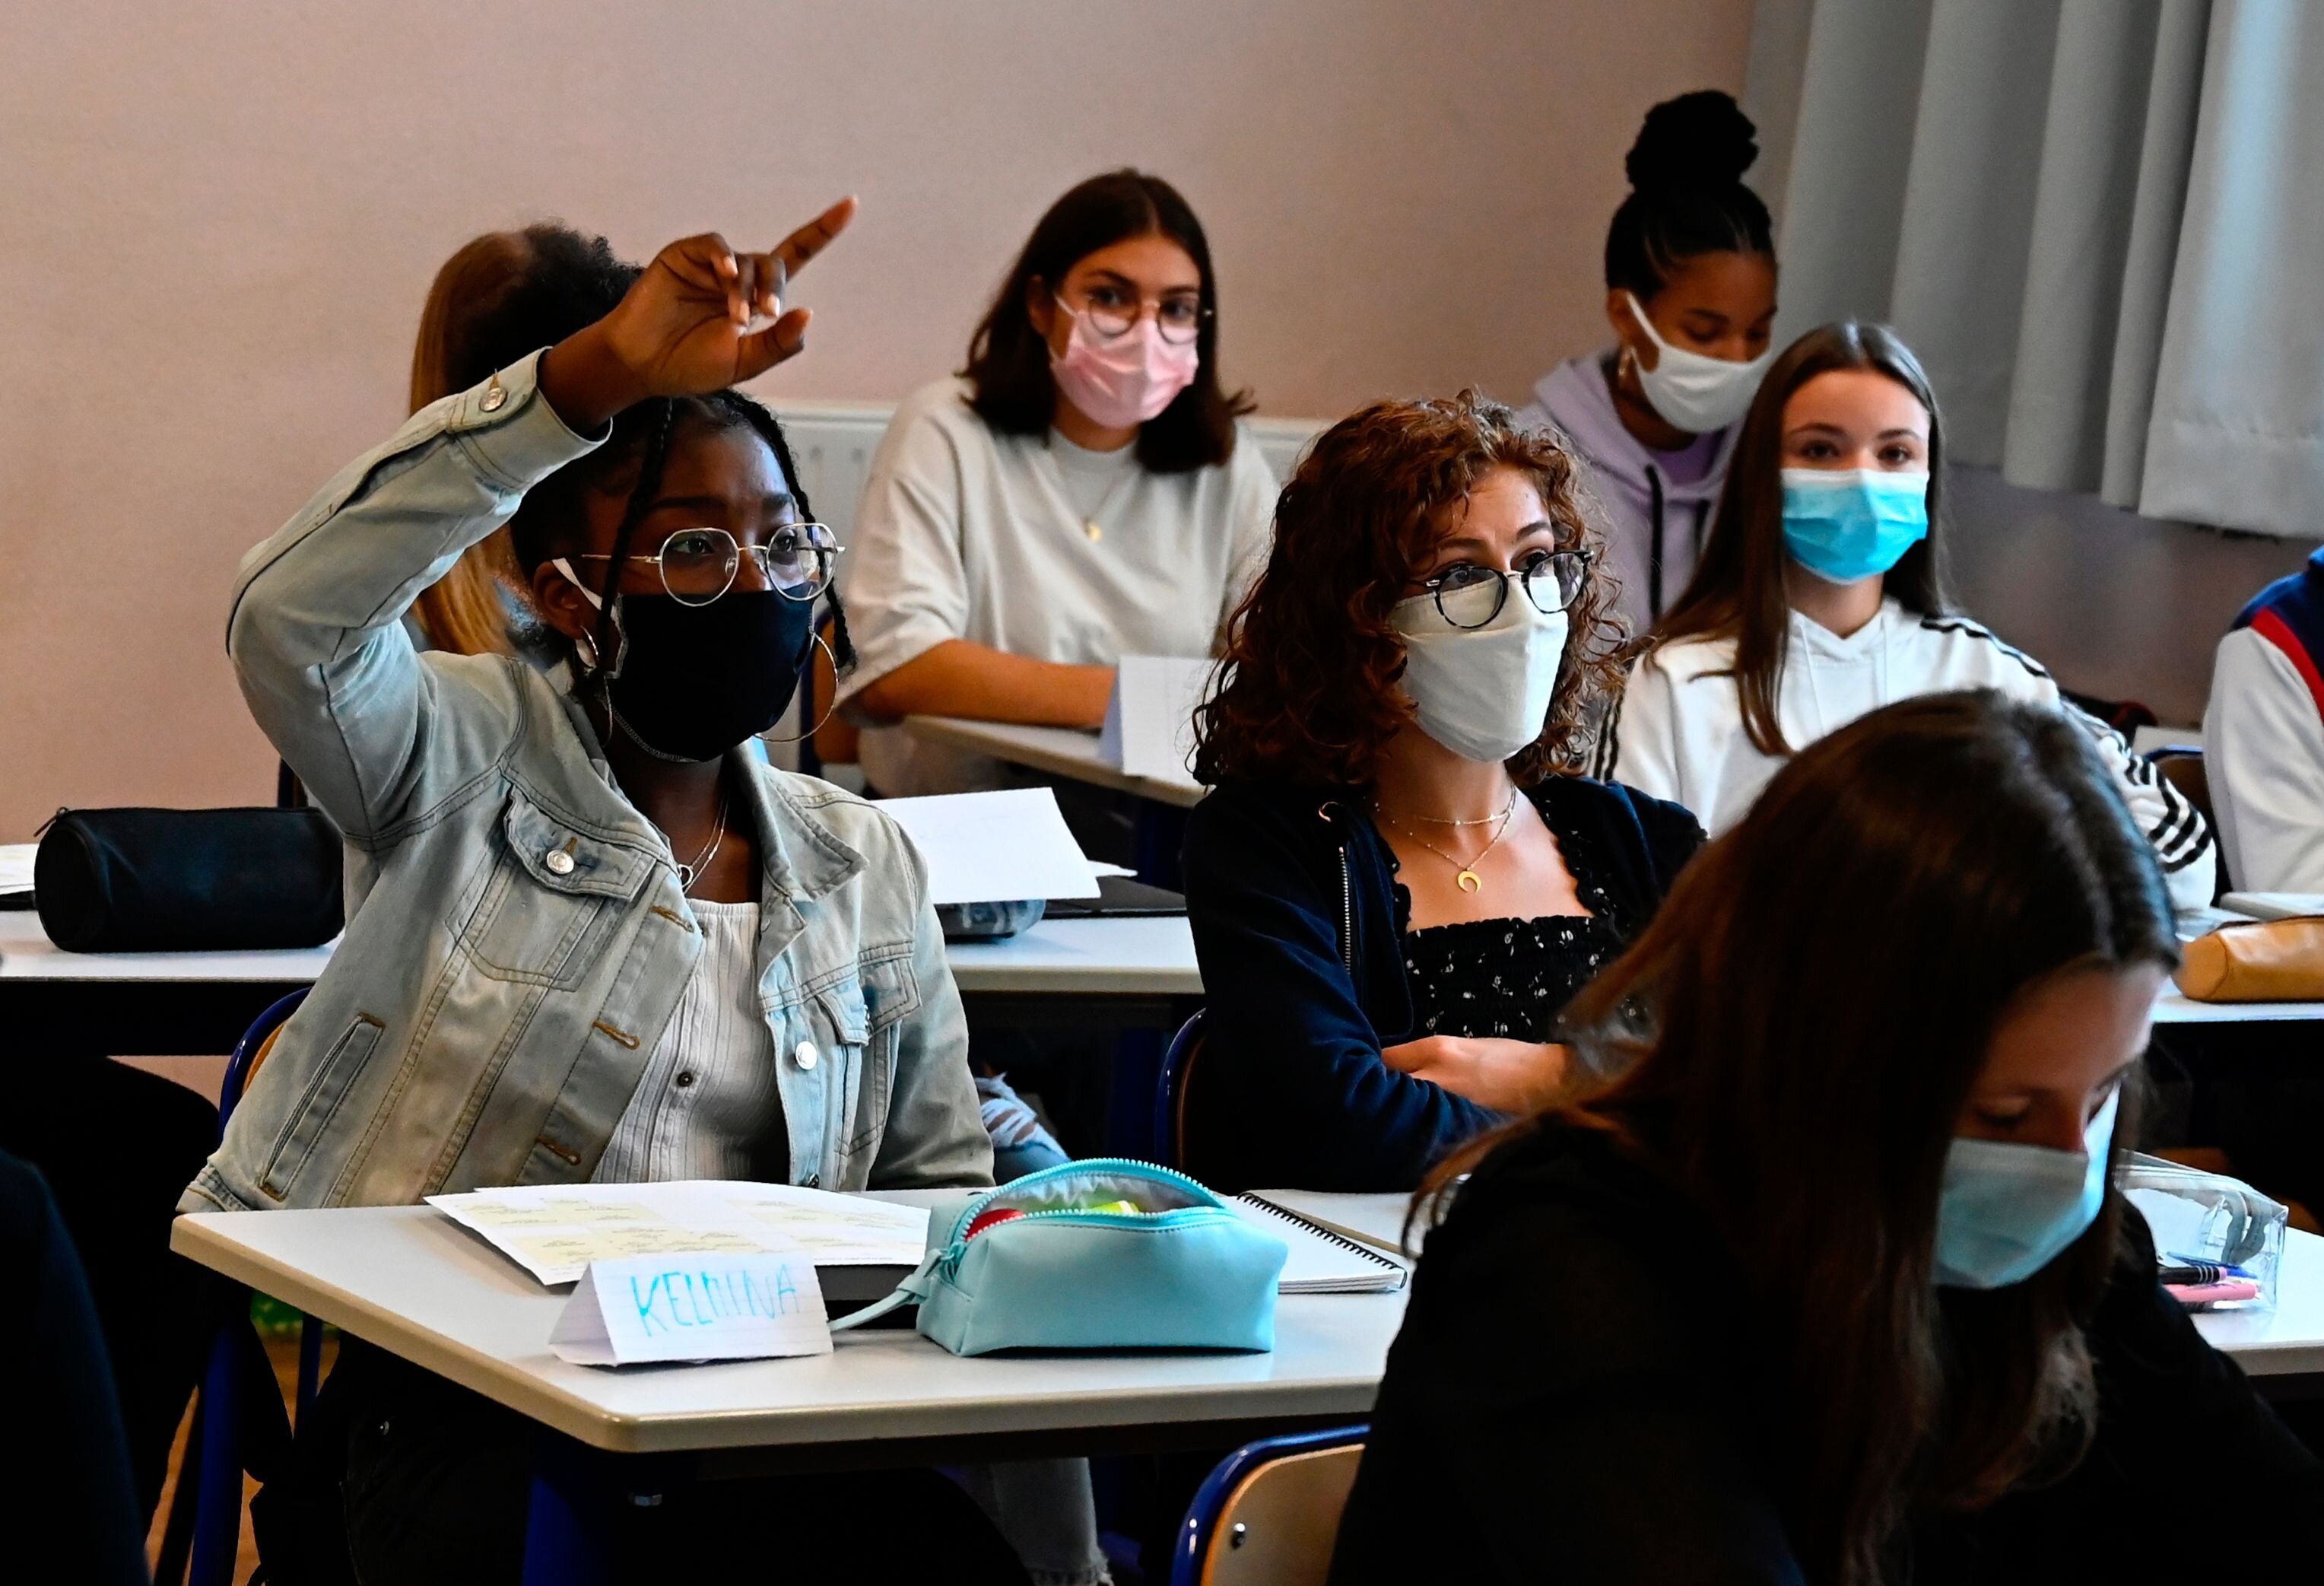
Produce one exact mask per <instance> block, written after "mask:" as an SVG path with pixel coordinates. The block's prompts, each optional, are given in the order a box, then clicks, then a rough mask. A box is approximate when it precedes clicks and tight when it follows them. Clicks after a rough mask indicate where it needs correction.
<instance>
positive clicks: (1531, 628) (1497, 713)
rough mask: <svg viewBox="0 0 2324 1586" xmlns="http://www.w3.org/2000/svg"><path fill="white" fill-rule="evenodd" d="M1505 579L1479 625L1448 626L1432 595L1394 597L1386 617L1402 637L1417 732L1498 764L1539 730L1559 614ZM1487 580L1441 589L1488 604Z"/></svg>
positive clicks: (1560, 639) (1561, 647)
mask: <svg viewBox="0 0 2324 1586" xmlns="http://www.w3.org/2000/svg"><path fill="white" fill-rule="evenodd" d="M1494 587H1495V586H1493V585H1492V584H1490V583H1485V584H1480V585H1477V586H1473V587H1471V588H1468V589H1463V590H1460V591H1457V592H1456V593H1453V594H1450V595H1446V596H1445V597H1444V599H1445V602H1446V604H1448V605H1454V606H1455V614H1456V615H1457V614H1459V608H1458V605H1457V604H1456V603H1463V602H1473V603H1475V604H1473V605H1472V606H1471V609H1472V610H1481V609H1483V608H1484V607H1485V606H1488V605H1489V604H1491V602H1492V598H1493V591H1494ZM1389 621H1390V622H1393V623H1394V624H1395V627H1396V631H1397V632H1398V633H1400V634H1402V635H1403V636H1404V693H1405V697H1406V698H1407V699H1409V700H1411V701H1412V703H1413V706H1414V709H1415V710H1416V712H1417V713H1418V715H1419V717H1420V730H1421V731H1422V732H1424V733H1427V734H1428V735H1429V736H1430V737H1431V738H1434V739H1435V740H1436V742H1439V743H1442V744H1443V745H1444V747H1445V748H1447V749H1449V750H1451V751H1452V752H1453V753H1455V754H1457V755H1460V756H1462V758H1463V759H1466V760H1481V761H1493V762H1495V763H1497V764H1498V763H1499V761H1505V760H1507V759H1508V758H1509V757H1510V756H1511V755H1513V754H1515V753H1517V751H1519V750H1521V749H1523V748H1524V747H1525V746H1526V744H1528V743H1531V742H1533V741H1534V740H1535V739H1536V738H1538V737H1540V736H1541V725H1542V723H1543V722H1545V721H1546V720H1547V719H1548V718H1549V701H1550V696H1552V695H1554V693H1556V691H1557V669H1558V664H1559V662H1560V661H1561V660H1562V659H1563V657H1564V655H1565V636H1566V617H1565V613H1563V612H1544V611H1542V610H1540V609H1538V608H1537V607H1535V604H1533V602H1532V601H1531V600H1529V599H1527V598H1526V594H1525V591H1524V590H1523V589H1522V588H1521V587H1517V586H1516V581H1515V580H1514V579H1512V580H1509V581H1508V587H1507V593H1506V595H1504V597H1503V599H1502V601H1501V609H1500V610H1499V612H1497V613H1494V616H1493V620H1492V621H1491V622H1487V623H1486V624H1485V625H1484V626H1483V627H1481V628H1456V627H1454V626H1453V625H1452V623H1451V622H1446V621H1445V620H1444V613H1443V612H1440V611H1439V610H1437V607H1436V596H1435V595H1414V596H1413V597H1412V598H1411V599H1409V600H1404V601H1399V602H1397V605H1396V608H1395V610H1394V612H1393V613H1391V614H1390V617H1389Z"/></svg>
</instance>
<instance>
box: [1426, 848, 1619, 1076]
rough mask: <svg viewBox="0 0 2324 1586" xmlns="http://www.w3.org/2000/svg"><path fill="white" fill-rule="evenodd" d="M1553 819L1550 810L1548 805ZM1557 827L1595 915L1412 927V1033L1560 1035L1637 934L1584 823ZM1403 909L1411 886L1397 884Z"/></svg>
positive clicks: (1579, 892)
mask: <svg viewBox="0 0 2324 1586" xmlns="http://www.w3.org/2000/svg"><path fill="white" fill-rule="evenodd" d="M1542 815H1543V818H1544V819H1545V820H1548V819H1549V811H1548V810H1546V809H1545V810H1543V812H1542ZM1550 829H1551V830H1552V831H1553V832H1555V833H1556V835H1557V846H1558V852H1559V853H1560V854H1561V855H1562V856H1563V859H1564V860H1565V866H1566V869H1567V870H1568V871H1570V872H1571V873H1572V877H1573V890H1574V895H1575V896H1576V897H1577V898H1579V899H1581V902H1582V907H1583V908H1587V909H1588V910H1590V912H1589V913H1588V914H1546V915H1538V916H1535V917H1533V918H1530V919H1519V918H1516V917H1508V918H1501V919H1466V920H1461V921H1458V922H1456V923H1454V924H1452V925H1441V926H1430V927H1428V928H1426V929H1425V930H1418V931H1412V930H1408V931H1406V932H1405V933H1404V973H1405V975H1406V979H1407V981H1408V982H1410V984H1411V987H1412V1036H1413V1038H1414V1039H1418V1038H1419V1037H1423V1036H1501V1037H1508V1039H1511V1040H1518V1041H1549V1040H1554V1039H1556V1035H1555V1033H1554V1032H1555V1026H1556V1023H1557V1016H1558V1015H1559V1014H1560V1013H1562V1012H1563V1011H1564V1010H1565V1005H1566V1003H1568V1002H1569V1001H1571V1000H1572V999H1573V994H1574V993H1575V992H1576V991H1580V990H1581V989H1582V987H1583V986H1586V985H1588V984H1589V983H1590V982H1591V978H1592V977H1593V976H1595V975H1596V974H1597V973H1598V972H1599V971H1600V970H1601V969H1603V968H1605V967H1606V965H1607V964H1610V963H1612V962H1613V961H1614V959H1615V958H1616V957H1617V956H1618V955H1619V954H1620V953H1621V951H1622V946H1623V943H1624V940H1625V937H1626V935H1627V933H1626V932H1625V931H1624V930H1623V929H1622V928H1621V922H1620V920H1619V914H1620V912H1621V911H1620V910H1619V908H1618V907H1617V906H1616V904H1615V903H1614V901H1613V899H1611V898H1609V896H1608V895H1607V890H1606V888H1605V886H1604V884H1603V881H1602V880H1601V877H1600V870H1601V867H1600V865H1598V864H1596V863H1594V862H1593V861H1594V860H1595V858H1596V855H1595V853H1593V852H1592V850H1591V845H1590V843H1589V840H1588V838H1587V837H1585V836H1583V835H1582V834H1581V833H1579V832H1572V833H1568V832H1564V831H1559V830H1558V828H1557V825H1556V824H1555V823H1554V821H1553V822H1551V825H1550ZM1397 906H1398V910H1397V911H1398V915H1399V917H1405V918H1408V917H1410V914H1411V908H1412V904H1411V894H1410V893H1409V891H1408V890H1406V888H1405V887H1404V886H1403V885H1402V884H1401V883H1398V885H1397Z"/></svg>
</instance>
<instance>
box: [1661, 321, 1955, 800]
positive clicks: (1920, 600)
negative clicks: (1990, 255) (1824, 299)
mask: <svg viewBox="0 0 2324 1586" xmlns="http://www.w3.org/2000/svg"><path fill="white" fill-rule="evenodd" d="M1835 369H1869V370H1873V371H1876V372H1877V373H1882V374H1885V375H1886V376H1887V377H1888V378H1889V379H1891V380H1893V381H1895V383H1897V384H1899V385H1901V386H1903V387H1904V389H1905V390H1906V391H1909V392H1912V393H1913V396H1914V399H1915V400H1916V401H1919V402H1920V404H1921V406H1922V407H1923V408H1925V409H1927V410H1928V413H1929V535H1928V538H1927V539H1923V540H1922V541H1921V542H1920V543H1919V544H1918V545H1915V546H1914V547H1913V549H1910V550H1908V551H1906V552H1905V553H1904V559H1902V560H1901V561H1899V562H1898V563H1897V564H1896V565H1895V567H1891V568H1890V569H1889V570H1888V573H1887V576H1886V578H1884V579H1883V580H1882V586H1883V588H1884V589H1885V590H1886V592H1887V593H1888V594H1889V595H1893V596H1895V599H1896V601H1897V603H1898V604H1901V605H1902V606H1903V607H1904V609H1905V610H1906V611H1909V612H1917V613H1920V614H1921V615H1923V616H1937V615H1941V614H1942V613H1947V612H1950V611H1953V610H1955V609H1956V606H1955V604H1954V601H1953V595H1952V588H1951V585H1950V582H1949V581H1948V579H1947V577H1946V575H1945V542H1944V512H1943V506H1944V480H1945V426H1944V418H1943V416H1942V415H1941V413H1940V412H1939V411H1938V410H1937V396H1936V392H1934V391H1932V389H1931V388H1930V385H1929V377H1928V374H1927V373H1925V372H1924V371H1923V369H1922V367H1921V361H1920V360H1919V359H1918V358H1916V357H1914V355H1913V349H1912V348H1910V347H1908V346H1905V345H1904V342H1903V341H1902V340H1901V339H1900V338H1899V337H1897V335H1896V333H1895V331H1893V330H1891V329H1889V328H1888V327H1886V326H1885V325H1873V324H1868V323H1867V322H1866V321H1864V320H1861V319H1843V320H1841V321H1840V322H1839V323H1838V324H1835V325H1826V326H1823V327H1820V328H1818V329H1815V330H1811V331H1809V332H1808V333H1807V334H1806V335H1805V336H1803V337H1800V339H1799V340H1797V341H1795V342H1794V343H1793V344H1792V345H1791V346H1788V347H1785V348H1784V351H1783V355H1781V356H1780V357H1778V358H1777V359H1776V360H1775V363H1774V364H1770V365H1769V366H1768V369H1767V374H1766V379H1764V380H1762V381H1761V382H1760V383H1759V394H1758V395H1757V396H1756V397H1754V398H1753V399H1752V401H1751V410H1750V411H1749V412H1748V413H1746V414H1745V415H1744V416H1743V428H1742V430H1741V432H1740V433H1739V434H1738V435H1737V437H1736V438H1735V451H1734V457H1733V461H1732V462H1730V463H1729V465H1728V469H1727V484H1726V488H1725V489H1724V490H1723V491H1721V492H1720V497H1719V511H1718V513H1717V515H1716V516H1714V517H1713V518H1712V519H1711V538H1710V540H1709V541H1708V542H1707V543H1706V544H1705V545H1704V546H1703V548H1702V560H1701V562H1700V563H1698V564H1697V565H1696V567H1695V569H1694V576H1693V578H1692V579H1691V580H1690V581H1689V582H1688V584H1687V586H1686V592H1685V593H1684V594H1683V595H1680V596H1679V598H1678V604H1676V605H1674V606H1673V607H1672V608H1671V609H1670V610H1669V611H1667V612H1665V613H1663V619H1662V621H1661V622H1658V623H1656V624H1655V630H1654V632H1653V633H1651V634H1650V635H1648V638H1647V643H1648V645H1649V646H1650V647H1659V646H1661V645H1665V644H1670V643H1673V642H1675V641H1678V640H1681V639H1694V638H1709V639H1732V640H1733V641H1735V669H1734V674H1733V675H1734V678H1735V687H1736V691H1737V693H1738V695H1740V696H1741V698H1742V705H1743V731H1744V733H1745V735H1746V736H1748V738H1749V739H1750V740H1751V743H1752V746H1753V747H1754V748H1756V749H1757V750H1758V751H1759V752H1760V753H1762V754H1767V755H1783V754H1788V753H1790V752H1791V746H1790V745H1789V744H1787V743H1785V742H1784V730H1783V727H1782V726H1781V724H1779V723H1778V721H1777V718H1776V711H1775V696H1776V690H1777V688H1778V687H1780V685H1781V683H1782V680H1783V675H1784V659H1785V657H1786V654H1787V652H1788V651H1789V650H1790V648H1791V606H1790V603H1789V602H1787V601H1786V600H1785V599H1784V559H1785V552H1784V480H1783V470H1784V404H1785V403H1786V402H1788V401H1791V398H1792V393H1793V392H1795V391H1797V390H1799V389H1800V387H1802V386H1803V385H1805V384H1806V383H1808V382H1809V381H1811V380H1813V379H1814V378H1815V377H1816V376H1817V375H1819V374H1829V373H1831V372H1832V371H1833V370H1835Z"/></svg>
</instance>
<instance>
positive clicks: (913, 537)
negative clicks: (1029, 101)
mask: <svg viewBox="0 0 2324 1586" xmlns="http://www.w3.org/2000/svg"><path fill="white" fill-rule="evenodd" d="M1248 410H1250V399H1249V398H1248V397H1247V396H1242V395H1229V394H1228V392H1226V390H1225V388H1224V387H1223V386H1222V384H1221V383H1220V378H1219V323H1218V287H1217V283H1216V281H1215V280H1214V279H1213V273H1212V270H1211V252H1210V244H1209V242H1208V241H1207V240H1206V239H1205V238H1204V236H1203V227H1202V223H1201V222H1200V221H1198V220H1197V219H1196V218H1195V217H1194V210H1193V209H1192V208H1191V207H1189V206H1188V205H1187V203H1186V201H1185V198H1181V197H1180V196H1179V194H1178V191H1177V189H1175V188H1173V187H1172V186H1171V185H1170V184H1169V183H1168V182H1167V181H1164V180H1162V179H1161V178H1159V177H1157V176H1149V175H1147V174H1144V173H1142V172H1139V171H1111V172H1108V173H1107V174H1105V175H1103V176H1098V177H1093V178H1091V179H1090V180H1087V181H1084V182H1083V183H1081V184H1080V185H1079V186H1077V187H1075V188H1074V189H1072V190H1071V191H1069V192H1067V193H1066V194H1065V196H1064V197H1063V198H1059V199H1058V200H1057V201H1056V203H1055V204H1053V205H1052V206H1050V207H1049V211H1048V213H1047V214H1046V215H1044V216H1042V217H1041V219H1040V221H1039V223H1038V224H1037V225H1036V226H1034V228H1033V234H1032V235H1031V237H1030V238H1028V240H1027V242H1026V244H1025V247H1024V250H1023V251H1022V252H1021V253H1020V254H1019V255H1018V257H1017V262H1016V263H1014V264H1012V265H1011V266H1010V270H1009V274H1008V278H1007V279H1006V280H1005V281H1003V282H1002V283H1001V290H1000V292H999V294H998V295H997V296H995V297H994V299H993V300H992V305H991V308H990V309H987V310H986V311H985V315H984V318H983V321H982V323H981V324H979V325H978V326H977V327H976V334H975V336H974V337H973V338H972V339H971V341H970V343H969V351H968V364H967V367H966V368H965V369H964V370H963V371H962V372H961V374H960V375H959V377H957V378H948V379H945V380H939V381H937V382H936V383H933V384H930V385H927V386H924V387H922V388H921V389H920V390H918V391H917V392H913V393H912V395H911V396H909V397H908V398H906V399H905V401H904V402H903V404H902V405H901V406H900V407H899V408H898V409H897V410H896V417H895V420H894V422H893V423H891V424H890V426H889V428H888V433H887V436H886V438H884V439H882V440H881V443H880V448H879V451H878V452H877V453H876V454H875V455H874V456H873V458H872V462H871V476H870V478H869V480H868V481H867V482H866V484H865V485H864V491H863V499H862V504H861V505H860V507H859V508H858V509H857V514H856V521H855V527H854V530H853V535H852V536H851V538H850V540H849V545H848V553H847V556H846V558H844V559H845V561H846V564H847V565H846V566H845V567H844V568H843V570H842V572H843V579H842V585H841V587H842V590H843V592H844V594H845V595H847V598H848V603H849V613H850V614H851V616H852V617H853V621H854V629H855V641H856V647H857V654H858V662H857V666H856V670H855V673H854V676H853V677H852V678H848V679H847V680H846V681H844V683H843V684H842V685H841V687H840V701H841V704H842V705H843V706H844V707H846V708H847V709H849V710H850V711H851V712H852V714H853V715H855V716H856V717H857V718H858V719H860V720H862V721H863V722H866V723H869V724H871V725H868V726H867V727H866V729H865V731H864V733H863V734H862V743H861V748H860V750H859V753H860V755H861V757H862V766H863V772H864V776H865V778H866V779H867V781H868V782H869V783H870V784H871V786H872V787H874V788H878V789H880V791H881V792H882V793H886V794H890V795H904V794H920V793H949V792H962V791H966V790H969V789H973V788H991V787H1000V786H1003V785H1004V784H1005V781H1006V779H1007V778H1008V776H1009V773H1008V772H1007V771H1006V770H1004V769H1003V768H1002V767H1001V766H1000V765H998V764H997V763H996V762H994V761H989V760H985V759H983V758H982V757H979V756H974V755H970V754H967V753H964V752H959V751H955V750H951V749H946V748H943V747H939V746H935V745H930V744H926V743H919V742H914V741H913V739H912V738H911V737H910V736H909V735H908V734H907V733H905V732H904V731H903V729H902V728H900V727H899V726H897V725H894V724H895V723H896V722H897V720H898V719H899V718H900V717H902V716H906V715H952V716H969V717H973V718H976V719H978V720H982V721H995V722H1030V723H1038V724H1049V725H1055V726H1066V727H1090V728H1094V727H1096V726H1098V725H1100V724H1102V722H1103V721H1104V719H1105V709H1106V702H1107V699H1108V697H1109V696H1110V694H1111V690H1112V687H1113V668H1114V665H1115V663H1116V662H1117V661H1118V660H1119V659H1120V658H1121V657H1122V656H1125V655H1174V656H1205V655H1209V654H1212V653H1213V650H1215V648H1216V643H1217V638H1218V633H1219V630H1220V628H1221V626H1222V624H1223V623H1224V622H1225V620H1226V616H1227V613H1229V612H1231V610H1232V609H1233V608H1234V604H1235V602H1236V601H1237V600H1238V599H1239V598H1240V595H1241V594H1242V590H1243V587H1244V585H1245V583H1246V582H1247V580H1248V576H1249V575H1250V571H1251V570H1253V569H1255V568H1256V567H1257V566H1258V563H1259V559H1260V558H1261V557H1262V556H1263V555H1264V550H1265V544H1266V536H1267V518H1268V510H1269V508H1270V507H1271V506H1272V504H1273V499H1274V493H1275V482H1274V479H1273V478H1272V476H1271V475H1269V473H1268V466H1267V463H1266V460H1265V459H1264V458H1262V457H1261V456H1259V448H1258V447H1256V446H1255V445H1253V444H1252V443H1251V442H1250V439H1249V438H1248V437H1246V436H1244V435H1242V434H1241V433H1240V426H1239V425H1238V424H1237V423H1236V420H1237V419H1238V418H1239V417H1240V415H1241V414H1242V413H1244V412H1247V411H1248ZM1079 813H1080V812H1078V811H1076V810H1074V809H1072V808H1070V807H1069V809H1068V814H1069V815H1078V814H1079ZM1077 824H1079V825H1082V826H1083V827H1084V830H1085V831H1086V829H1087V826H1088V825H1089V824H1090V823H1089V822H1088V821H1087V820H1084V821H1081V822H1078V823H1077ZM1125 830H1126V827H1125ZM1084 840H1085V841H1087V840H1089V838H1088V837H1087V836H1086V835H1085V837H1084ZM1115 856H1117V855H1108V857H1115Z"/></svg>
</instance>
